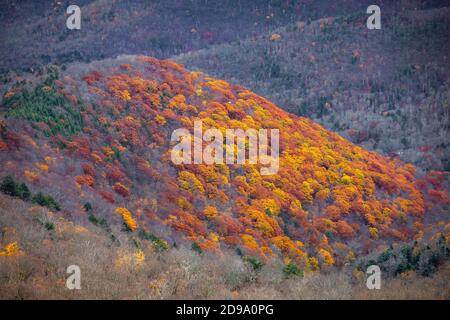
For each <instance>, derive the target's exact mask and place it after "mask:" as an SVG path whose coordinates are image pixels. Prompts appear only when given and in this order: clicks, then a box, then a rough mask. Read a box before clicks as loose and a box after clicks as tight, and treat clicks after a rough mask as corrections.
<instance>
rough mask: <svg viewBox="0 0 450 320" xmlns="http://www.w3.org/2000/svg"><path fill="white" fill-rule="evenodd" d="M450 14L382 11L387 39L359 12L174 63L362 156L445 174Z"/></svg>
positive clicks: (293, 26)
mask: <svg viewBox="0 0 450 320" xmlns="http://www.w3.org/2000/svg"><path fill="white" fill-rule="evenodd" d="M449 13H450V12H449V8H448V7H443V8H439V9H432V10H405V11H400V10H399V11H396V12H386V11H384V10H382V24H383V25H382V28H381V30H368V29H367V27H366V19H367V15H366V14H365V12H363V11H362V12H358V13H355V14H347V15H343V16H339V15H338V16H333V17H328V18H323V19H320V20H316V21H313V22H312V23H309V22H308V21H306V20H304V21H303V22H302V21H299V22H298V23H296V24H291V25H289V26H286V27H283V28H280V29H278V30H275V31H274V32H272V33H269V34H266V35H263V36H260V37H255V38H253V39H247V40H245V41H240V42H238V43H234V44H223V45H218V46H212V47H210V48H207V49H204V50H200V51H197V52H189V53H186V54H182V55H180V56H178V57H176V58H175V60H176V61H178V62H181V63H183V64H185V65H186V66H187V67H188V68H190V69H193V70H200V71H204V72H208V73H210V74H212V75H214V76H217V77H219V78H222V79H225V80H227V81H231V82H234V83H238V84H241V85H244V86H246V87H248V88H250V89H251V90H254V91H255V92H256V93H258V94H260V95H262V96H264V97H266V98H268V99H270V100H272V101H274V102H275V103H277V104H278V105H280V106H281V107H282V108H283V109H284V110H287V111H290V112H293V113H295V114H298V115H302V116H306V117H309V118H311V119H313V120H314V121H316V122H318V123H320V124H321V125H323V126H324V127H326V128H327V129H329V130H333V131H336V132H338V133H339V134H341V135H342V136H344V137H345V138H347V139H349V140H351V141H353V142H354V143H357V144H358V145H360V146H362V147H364V148H366V149H369V150H375V151H377V152H379V153H384V154H386V155H390V156H395V157H400V158H401V159H402V160H403V161H406V162H411V163H413V164H415V165H417V166H418V167H420V168H422V169H424V170H433V169H434V170H436V169H437V170H447V171H448V170H450V167H449V158H450V154H449V152H450V151H449V150H450V149H449V144H448V141H449V139H448V136H449V128H448V123H449V122H450V120H449V101H450V100H449V97H450V95H449V94H450V82H449V78H448V70H449V69H450V59H449V57H448V54H447V53H448V52H449V50H450V48H449V43H450V34H449V32H448V30H449V28H450V19H449V17H450V14H449ZM274 34H275V35H278V36H279V38H277V37H275V38H271V37H272V35H274ZM271 39H272V40H274V41H272V40H271Z"/></svg>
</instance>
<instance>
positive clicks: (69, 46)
mask: <svg viewBox="0 0 450 320" xmlns="http://www.w3.org/2000/svg"><path fill="white" fill-rule="evenodd" d="M73 4H75V3H72V2H71V1H68V0H63V1H56V0H55V1H40V2H39V5H36V1H34V0H21V1H2V2H1V3H0V30H1V31H0V39H1V41H0V72H2V73H3V72H7V71H10V70H28V69H29V68H30V67H31V68H36V67H39V66H40V65H42V64H47V63H58V64H63V63H67V62H70V61H91V60H98V59H103V58H109V57H115V56H117V55H119V54H146V55H150V56H154V57H157V58H168V57H169V56H171V55H174V54H179V53H183V52H187V51H191V50H197V49H200V48H205V47H208V46H210V45H211V44H218V43H226V42H230V41H235V40H239V39H244V38H248V37H253V36H256V35H259V34H264V33H265V32H267V31H269V30H272V29H274V28H276V27H280V26H283V25H286V24H287V23H290V22H294V21H298V20H308V19H313V20H314V19H318V18H322V17H328V16H339V15H342V14H345V13H352V12H365V10H366V8H367V7H368V6H369V5H370V4H372V2H370V1H368V0H364V1H361V0H340V1H328V0H315V1H312V0H301V1H292V0H258V1H248V0H232V1H221V0H166V1H147V0H133V1H124V0H108V1H105V0H80V1H77V2H76V5H78V6H79V7H80V8H81V18H82V22H81V25H82V27H81V30H75V31H73V30H69V29H67V28H66V21H65V20H66V19H67V17H68V15H67V14H66V8H67V7H68V6H69V5H73ZM378 4H379V5H381V6H382V7H383V12H388V11H390V10H396V11H399V10H402V8H418V9H425V8H433V7H441V6H443V1H436V0H428V1H417V2H416V1H414V2H410V1H393V0H387V1H386V0H384V1H379V2H378Z"/></svg>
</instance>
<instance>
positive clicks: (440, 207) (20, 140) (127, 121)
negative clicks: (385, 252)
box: [0, 56, 449, 270]
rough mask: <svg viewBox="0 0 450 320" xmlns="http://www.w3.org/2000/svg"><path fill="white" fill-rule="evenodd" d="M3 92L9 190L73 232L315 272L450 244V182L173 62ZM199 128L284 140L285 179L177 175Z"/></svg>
mask: <svg viewBox="0 0 450 320" xmlns="http://www.w3.org/2000/svg"><path fill="white" fill-rule="evenodd" d="M5 89H6V90H5V93H4V97H3V101H2V105H1V117H2V120H1V127H0V128H1V140H0V164H1V165H0V175H1V176H2V177H3V181H2V190H3V191H4V192H5V193H7V194H9V195H13V196H17V197H20V198H22V199H25V200H28V201H31V202H33V203H36V204H39V205H43V206H47V207H48V208H50V209H51V210H52V211H54V212H55V214H56V215H58V216H61V217H66V218H67V219H70V220H71V221H74V222H76V223H81V224H89V223H94V224H97V225H102V226H105V228H107V226H108V225H121V224H123V230H124V232H128V233H129V234H130V235H131V236H132V237H133V239H135V241H138V240H137V239H138V238H141V239H149V240H151V241H153V242H155V243H156V246H157V247H159V248H162V249H167V248H168V247H172V246H178V245H179V244H180V243H188V244H190V245H192V248H193V249H194V250H196V251H199V252H205V251H206V252H208V251H213V252H220V251H221V250H223V249H231V250H236V251H237V252H239V254H240V255H243V256H248V257H253V258H255V259H261V260H263V261H265V260H270V259H272V258H274V257H278V258H282V259H284V260H285V261H286V262H292V263H293V264H295V265H296V266H297V267H298V268H302V269H305V270H319V269H322V268H329V267H333V266H342V265H344V264H345V263H351V262H353V261H355V259H357V258H358V257H362V256H363V255H365V254H367V253H369V252H373V251H376V250H378V249H382V248H387V247H388V246H389V245H392V244H401V243H408V242H411V241H414V240H416V241H418V240H420V239H430V241H431V239H438V238H439V237H443V238H444V239H445V237H447V240H448V230H447V229H448V228H447V226H445V223H446V221H448V214H449V212H448V204H449V196H448V192H447V191H448V176H447V173H446V172H439V171H431V172H429V173H428V174H427V175H423V174H416V169H415V167H414V166H413V165H411V164H406V163H403V162H401V161H400V160H398V159H390V158H387V157H384V156H382V155H379V154H377V153H373V152H369V151H366V150H364V149H363V148H361V147H359V146H356V145H354V144H353V143H351V142H349V141H347V140H345V139H344V138H342V137H341V136H339V135H338V134H336V133H333V132H330V131H328V130H326V129H324V128H323V127H321V126H320V125H318V124H316V123H314V122H313V121H311V120H309V119H307V118H304V117H299V116H296V115H293V114H289V113H287V112H286V111H283V110H281V109H280V108H279V107H277V106H276V105H274V104H273V103H272V102H270V101H269V100H267V99H265V98H263V97H261V96H258V95H257V94H255V93H253V92H252V91H250V90H248V89H246V88H244V87H242V86H239V85H236V84H229V83H227V82H226V81H223V80H218V79H215V78H212V77H210V76H208V75H207V74H204V73H200V72H190V71H188V70H186V69H185V68H184V67H183V66H181V65H179V64H176V63H174V62H171V61H165V60H157V59H155V58H152V57H147V56H122V57H119V58H117V59H106V60H103V61H98V62H93V63H91V64H80V63H73V64H70V65H69V66H68V67H67V69H66V70H65V71H63V70H60V69H58V68H56V67H48V68H46V69H45V72H44V73H43V74H38V73H37V72H36V73H35V74H29V75H27V76H26V77H19V78H16V79H14V81H12V82H11V83H9V84H8V86H7V87H5ZM196 121H202V123H203V130H207V129H208V128H217V129H218V130H219V131H223V130H225V129H230V128H231V129H238V128H240V129H243V130H247V129H256V130H259V129H278V130H279V141H280V157H279V170H278V171H277V172H276V173H275V174H273V175H263V174H261V168H262V164H261V163H257V164H250V163H249V162H246V163H245V164H242V165H238V164H212V165H206V164H192V165H188V164H174V162H172V161H171V150H172V147H173V144H174V143H173V142H171V135H172V133H173V132H174V130H175V129H177V128H186V129H187V130H189V131H190V132H192V130H193V128H194V122H196ZM266 143H267V142H266ZM207 145H208V143H207V142H205V141H203V147H206V146H207ZM272 145H273V143H272ZM224 148H225V149H226V148H227V146H226V145H225V146H224ZM232 149H233V148H232ZM445 228H447V229H445ZM112 236H113V235H112ZM113 239H114V237H113Z"/></svg>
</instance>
